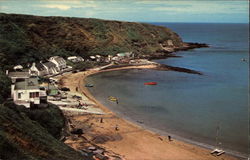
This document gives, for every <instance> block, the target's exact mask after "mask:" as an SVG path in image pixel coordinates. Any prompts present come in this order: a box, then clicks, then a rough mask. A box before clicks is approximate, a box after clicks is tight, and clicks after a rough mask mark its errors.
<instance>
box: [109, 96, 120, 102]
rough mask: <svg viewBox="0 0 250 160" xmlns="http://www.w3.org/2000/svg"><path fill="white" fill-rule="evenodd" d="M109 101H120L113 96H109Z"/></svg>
mask: <svg viewBox="0 0 250 160" xmlns="http://www.w3.org/2000/svg"><path fill="white" fill-rule="evenodd" d="M108 100H110V101H113V102H117V101H118V99H117V98H116V97H113V96H109V98H108Z"/></svg>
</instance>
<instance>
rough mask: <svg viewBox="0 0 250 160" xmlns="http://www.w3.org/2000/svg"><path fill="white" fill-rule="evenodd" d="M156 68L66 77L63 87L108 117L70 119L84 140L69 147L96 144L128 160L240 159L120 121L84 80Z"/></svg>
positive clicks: (69, 140) (80, 116)
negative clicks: (94, 105) (97, 76)
mask: <svg viewBox="0 0 250 160" xmlns="http://www.w3.org/2000/svg"><path fill="white" fill-rule="evenodd" d="M154 67H155V65H144V66H130V67H123V68H115V69H109V70H104V71H95V70H91V71H84V72H79V73H74V74H66V75H63V76H61V77H60V79H61V82H62V85H63V86H65V87H68V88H70V90H71V91H76V87H78V92H79V93H81V94H84V95H85V96H86V97H88V98H89V99H90V100H91V101H93V102H94V103H95V104H96V106H97V107H98V108H100V109H102V110H103V111H104V112H105V113H106V114H105V115H94V114H86V115H75V116H74V115H72V116H69V117H68V118H69V119H70V120H71V121H72V124H73V125H74V126H75V127H76V128H82V129H83V131H84V134H83V135H84V138H82V139H81V138H77V139H76V138H73V137H71V138H68V139H67V140H66V141H65V143H66V144H68V145H69V146H71V147H73V148H75V149H77V150H81V149H84V148H86V146H90V145H91V144H95V145H98V146H101V147H102V148H105V150H107V151H109V152H112V153H113V154H115V155H119V156H120V157H122V158H123V159H127V160H138V159H143V160H235V159H237V158H235V157H232V156H230V155H227V154H223V155H221V156H213V155H211V154H210V152H211V151H210V150H208V149H205V148H201V147H198V146H195V145H191V144H188V143H184V142H182V141H179V140H176V139H173V140H172V141H169V140H168V137H164V136H160V135H159V134H156V133H153V132H151V131H149V130H146V129H144V128H142V127H140V126H137V125H135V124H133V123H131V122H129V121H127V120H124V119H122V118H120V117H118V116H117V115H116V114H115V113H113V112H112V111H111V110H109V109H108V108H107V107H105V106H104V105H102V104H101V103H100V102H98V101H97V100H96V99H95V97H94V96H93V95H91V94H90V92H89V91H88V89H87V88H86V87H84V84H85V81H84V79H85V78H86V77H87V76H89V75H92V74H97V73H100V72H107V71H112V70H120V69H132V68H141V69H152V68H154Z"/></svg>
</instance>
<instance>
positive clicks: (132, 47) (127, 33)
mask: <svg viewBox="0 0 250 160" xmlns="http://www.w3.org/2000/svg"><path fill="white" fill-rule="evenodd" d="M167 40H172V41H173V44H174V47H181V46H182V45H183V43H182V40H181V39H180V37H179V36H178V35H177V34H176V33H174V32H172V31H171V30H169V29H167V28H165V27H161V26H154V25H150V24H142V23H131V22H119V21H105V20H99V19H88V18H68V17H40V16H30V15H16V14H4V13H0V70H5V69H10V68H11V67H13V65H17V64H23V65H27V64H28V63H30V64H31V62H34V61H40V60H45V59H48V58H49V57H51V56H53V55H59V56H62V57H67V56H73V55H76V56H77V55H79V56H83V57H88V56H90V55H96V54H99V55H108V54H116V53H118V52H127V51H133V52H135V53H136V54H137V55H140V54H154V53H155V52H157V51H159V50H161V46H160V45H159V43H162V44H165V46H166V45H167Z"/></svg>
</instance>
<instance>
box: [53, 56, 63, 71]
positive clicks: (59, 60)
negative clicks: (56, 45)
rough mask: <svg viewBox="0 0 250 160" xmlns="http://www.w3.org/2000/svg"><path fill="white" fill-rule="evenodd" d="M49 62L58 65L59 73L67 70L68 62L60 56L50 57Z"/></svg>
mask: <svg viewBox="0 0 250 160" xmlns="http://www.w3.org/2000/svg"><path fill="white" fill-rule="evenodd" d="M49 61H51V62H53V63H54V64H56V67H57V69H58V70H59V71H62V70H63V69H66V68H67V64H66V61H65V60H64V59H63V58H62V57H59V56H54V57H50V59H49Z"/></svg>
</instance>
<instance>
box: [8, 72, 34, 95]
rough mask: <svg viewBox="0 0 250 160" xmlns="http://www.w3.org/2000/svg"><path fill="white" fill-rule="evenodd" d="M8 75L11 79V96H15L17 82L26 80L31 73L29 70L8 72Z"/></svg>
mask: <svg viewBox="0 0 250 160" xmlns="http://www.w3.org/2000/svg"><path fill="white" fill-rule="evenodd" d="M7 76H8V77H9V78H10V79H11V97H12V98H13V96H14V95H13V93H14V92H13V91H14V88H15V83H16V82H20V81H24V80H25V79H27V78H29V77H30V74H29V72H7Z"/></svg>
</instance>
